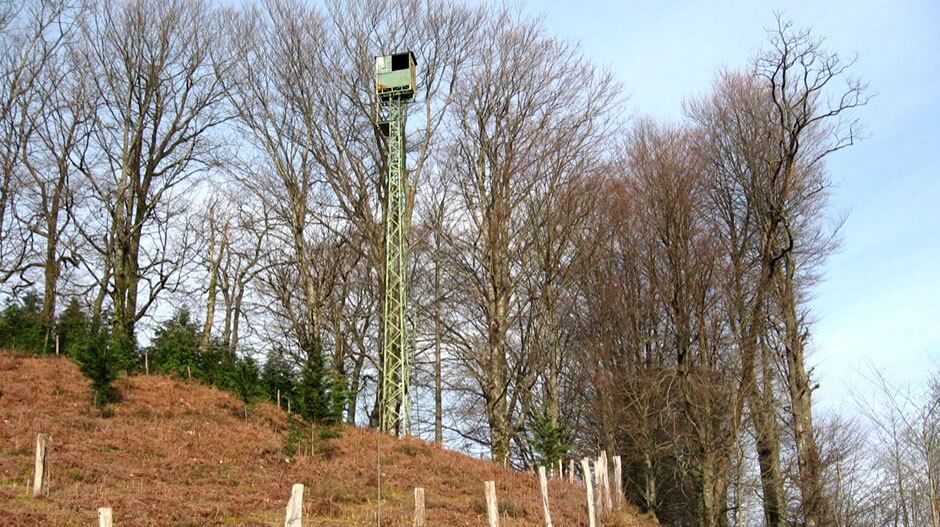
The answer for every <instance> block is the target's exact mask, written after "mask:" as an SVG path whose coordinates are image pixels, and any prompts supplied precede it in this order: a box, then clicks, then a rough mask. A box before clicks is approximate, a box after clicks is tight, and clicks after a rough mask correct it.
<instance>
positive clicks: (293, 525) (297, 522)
mask: <svg viewBox="0 0 940 527" xmlns="http://www.w3.org/2000/svg"><path fill="white" fill-rule="evenodd" d="M303 516H304V486H303V484H302V483H294V486H293V487H292V488H291V489H290V500H288V502H287V515H286V516H285V518H284V527H302V526H303Z"/></svg>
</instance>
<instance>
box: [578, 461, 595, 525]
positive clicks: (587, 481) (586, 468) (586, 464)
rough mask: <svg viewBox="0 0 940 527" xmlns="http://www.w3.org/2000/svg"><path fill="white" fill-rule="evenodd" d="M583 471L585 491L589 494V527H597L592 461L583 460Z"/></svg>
mask: <svg viewBox="0 0 940 527" xmlns="http://www.w3.org/2000/svg"><path fill="white" fill-rule="evenodd" d="M581 470H582V471H583V473H584V489H585V491H586V492H587V508H588V527H596V526H597V519H596V518H595V517H594V490H593V489H592V484H591V460H590V459H588V458H584V459H582V460H581Z"/></svg>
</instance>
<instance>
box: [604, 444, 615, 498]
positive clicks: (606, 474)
mask: <svg viewBox="0 0 940 527" xmlns="http://www.w3.org/2000/svg"><path fill="white" fill-rule="evenodd" d="M601 467H602V468H603V474H604V511H605V513H607V514H610V511H612V510H614V500H613V493H612V492H611V491H610V463H609V462H608V461H607V451H606V450H603V451H601Z"/></svg>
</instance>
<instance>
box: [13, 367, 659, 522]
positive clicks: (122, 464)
mask: <svg viewBox="0 0 940 527" xmlns="http://www.w3.org/2000/svg"><path fill="white" fill-rule="evenodd" d="M119 388H120V391H121V394H122V396H123V400H122V401H121V402H119V403H117V404H115V405H113V415H112V416H110V417H101V416H100V415H99V414H98V412H96V411H95V410H94V409H92V408H91V405H90V403H89V401H90V392H89V386H88V383H87V381H86V380H85V379H84V378H83V377H82V376H81V374H80V373H79V372H78V371H77V369H76V367H75V365H74V364H73V363H72V362H70V361H68V360H67V359H64V358H37V357H31V356H25V355H19V354H16V353H12V352H0V525H2V526H31V525H43V526H46V525H49V526H52V525H55V526H59V525H62V526H72V525H76V526H77V525H94V524H95V522H96V510H97V508H98V507H102V506H110V507H112V508H113V509H114V517H115V525H119V526H120V525H133V526H165V525H187V526H196V525H199V526H203V525H283V522H284V518H283V516H284V507H285V505H286V502H287V498H288V496H289V494H290V488H291V485H292V484H293V483H303V484H304V485H305V486H306V490H305V494H304V525H317V526H320V525H322V526H349V525H376V524H377V522H376V512H377V510H379V509H380V510H381V519H382V521H381V524H382V525H394V526H399V525H400V526H404V525H410V524H411V510H412V507H413V502H412V495H413V494H412V491H413V488H414V487H419V486H420V487H424V488H425V493H426V498H425V499H426V505H427V517H428V523H429V525H431V526H464V525H466V526H470V525H473V526H482V525H485V524H486V519H485V506H484V501H483V499H482V498H483V481H485V480H495V481H496V487H497V495H498V499H499V501H500V509H501V510H502V511H503V515H502V523H501V525H503V526H538V525H541V524H542V512H541V503H540V498H539V493H538V482H537V479H536V477H535V476H533V475H532V474H529V473H521V472H516V471H513V470H509V469H506V468H503V467H501V466H498V465H496V464H493V463H490V462H488V461H483V460H478V459H474V458H471V457H468V456H466V455H463V454H460V453H456V452H451V451H448V450H445V449H441V448H437V447H435V446H434V445H431V444H428V443H426V442H424V441H421V440H418V439H395V438H392V437H388V436H385V435H382V434H377V433H375V432H373V431H371V430H367V429H362V428H355V427H344V428H343V429H342V431H341V435H340V437H338V438H336V439H332V440H328V441H324V442H320V443H319V444H318V446H317V448H316V449H315V451H314V452H313V453H307V454H305V455H298V456H296V458H295V459H294V460H292V461H290V462H288V461H287V460H286V459H285V456H284V444H285V434H286V428H287V419H286V415H285V413H284V412H283V411H281V410H279V409H278V408H276V407H275V406H274V405H270V404H259V405H256V406H254V407H253V408H252V409H251V411H250V414H249V417H248V418H247V419H244V418H243V407H242V405H241V404H240V403H239V402H238V401H237V400H236V399H235V398H234V397H232V396H231V395H230V394H227V393H224V392H221V391H219V390H216V389H214V388H210V387H206V386H201V385H198V384H195V383H191V382H185V381H181V380H176V379H172V378H169V377H165V376H155V375H154V376H133V377H130V378H127V379H123V380H121V381H120V382H119ZM39 433H47V434H51V435H52V447H51V451H50V454H49V459H50V464H51V465H50V466H51V469H50V481H51V488H50V491H49V493H48V496H46V497H42V498H33V497H31V496H30V495H29V492H28V483H29V482H30V481H31V478H32V470H33V468H32V467H33V455H34V448H35V447H34V445H35V440H36V435H37V434H39ZM379 459H381V473H382V478H381V483H382V492H381V502H379V500H378V497H379V495H378V487H377V480H378V477H377V474H378V468H379V464H378V463H377V461H378V460H379ZM549 494H550V496H551V508H552V515H553V520H554V523H555V525H557V526H559V527H566V526H575V525H584V524H586V521H585V506H584V489H583V488H582V487H580V486H578V485H573V484H570V483H567V482H564V481H559V480H552V481H551V482H550V483H549ZM379 504H381V507H379V506H378V505H379ZM609 525H622V526H627V525H634V526H637V527H644V526H653V525H654V524H653V523H652V522H649V521H646V520H641V519H637V518H636V517H635V516H633V515H632V514H631V513H630V512H623V513H620V514H618V517H617V518H615V519H614V520H613V521H612V522H611V523H609Z"/></svg>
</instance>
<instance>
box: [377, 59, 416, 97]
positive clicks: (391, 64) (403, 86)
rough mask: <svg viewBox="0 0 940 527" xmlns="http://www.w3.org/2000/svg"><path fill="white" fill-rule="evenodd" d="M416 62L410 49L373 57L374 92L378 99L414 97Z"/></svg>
mask: <svg viewBox="0 0 940 527" xmlns="http://www.w3.org/2000/svg"><path fill="white" fill-rule="evenodd" d="M417 63H418V62H417V61H416V60H415V55H414V53H412V52H410V51H405V52H403V53H393V54H391V55H379V56H377V57H375V94H376V95H378V97H379V99H381V100H383V101H389V100H392V99H401V100H411V99H412V98H414V95H415V86H416V84H415V65H417Z"/></svg>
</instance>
